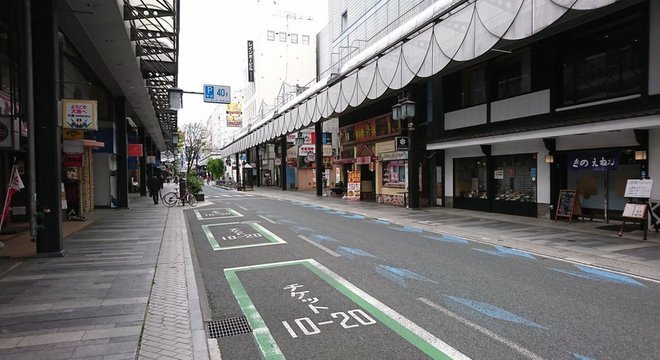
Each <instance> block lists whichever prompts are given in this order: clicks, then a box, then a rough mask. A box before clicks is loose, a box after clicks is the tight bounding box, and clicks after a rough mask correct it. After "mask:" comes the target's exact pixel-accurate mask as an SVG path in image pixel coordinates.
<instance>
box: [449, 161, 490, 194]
mask: <svg viewBox="0 0 660 360" xmlns="http://www.w3.org/2000/svg"><path fill="white" fill-rule="evenodd" d="M487 175H488V174H487V167H486V157H485V156H484V157H475V158H461V159H454V196H456V197H463V198H476V199H487V198H488V176H487Z"/></svg>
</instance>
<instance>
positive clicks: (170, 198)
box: [161, 189, 197, 207]
mask: <svg viewBox="0 0 660 360" xmlns="http://www.w3.org/2000/svg"><path fill="white" fill-rule="evenodd" d="M176 190H178V189H175V191H170V192H168V193H167V194H165V195H163V197H162V198H161V200H162V201H163V205H165V206H167V207H172V206H175V205H177V204H178V203H179V202H181V203H182V204H183V205H185V204H188V205H190V206H192V207H195V206H197V199H196V198H195V195H193V194H192V193H191V192H190V191H186V192H185V193H184V195H183V196H180V195H179V193H178V191H176Z"/></svg>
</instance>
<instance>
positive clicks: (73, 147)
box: [62, 140, 84, 154]
mask: <svg viewBox="0 0 660 360" xmlns="http://www.w3.org/2000/svg"><path fill="white" fill-rule="evenodd" d="M83 150H84V140H63V141H62V152H65V153H80V154H82V153H83Z"/></svg>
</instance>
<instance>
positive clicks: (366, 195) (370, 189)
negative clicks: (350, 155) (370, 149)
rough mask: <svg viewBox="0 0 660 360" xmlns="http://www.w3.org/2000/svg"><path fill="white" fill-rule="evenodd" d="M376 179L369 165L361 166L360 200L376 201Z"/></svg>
mask: <svg viewBox="0 0 660 360" xmlns="http://www.w3.org/2000/svg"><path fill="white" fill-rule="evenodd" d="M374 178H375V176H374V172H373V171H371V169H370V166H369V164H365V165H360V200H373V201H375V200H376V193H375V191H374V189H375V187H374Z"/></svg>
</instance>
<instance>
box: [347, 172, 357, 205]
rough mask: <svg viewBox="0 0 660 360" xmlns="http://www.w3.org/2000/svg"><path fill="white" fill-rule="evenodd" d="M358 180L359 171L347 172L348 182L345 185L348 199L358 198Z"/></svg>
mask: <svg viewBox="0 0 660 360" xmlns="http://www.w3.org/2000/svg"><path fill="white" fill-rule="evenodd" d="M360 180H361V174H360V172H359V171H349V172H348V183H347V187H346V198H347V199H349V200H360Z"/></svg>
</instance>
